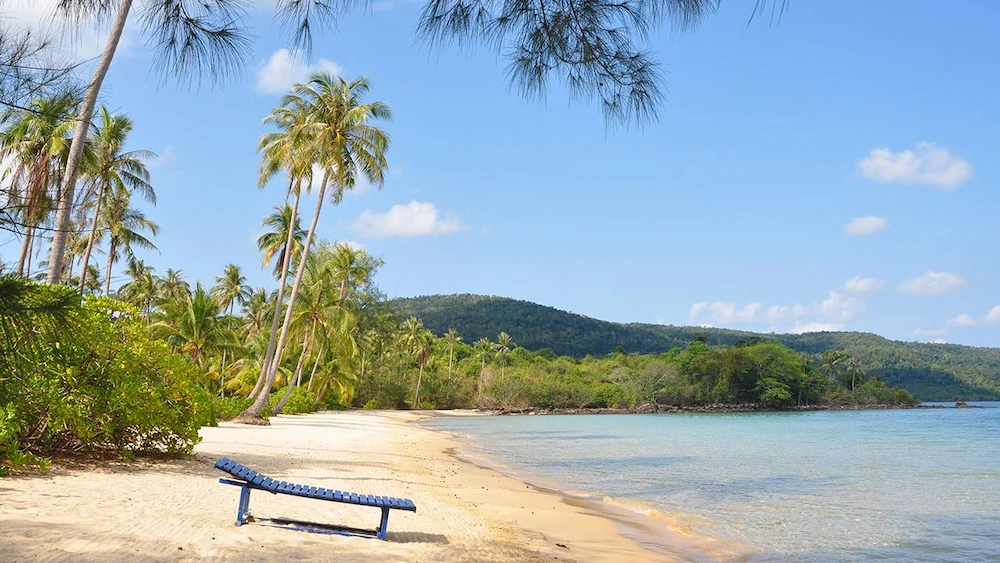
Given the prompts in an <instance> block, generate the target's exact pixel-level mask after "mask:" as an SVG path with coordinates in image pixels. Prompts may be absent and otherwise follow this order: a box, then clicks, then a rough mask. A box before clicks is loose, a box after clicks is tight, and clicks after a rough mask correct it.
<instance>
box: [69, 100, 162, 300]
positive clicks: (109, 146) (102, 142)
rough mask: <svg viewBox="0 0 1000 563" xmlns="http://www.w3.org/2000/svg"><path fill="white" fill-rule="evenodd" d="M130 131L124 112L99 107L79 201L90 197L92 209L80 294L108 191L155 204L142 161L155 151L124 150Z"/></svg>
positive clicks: (84, 283) (154, 195) (84, 200)
mask: <svg viewBox="0 0 1000 563" xmlns="http://www.w3.org/2000/svg"><path fill="white" fill-rule="evenodd" d="M131 131H132V120H131V119H129V118H128V117H127V116H125V115H112V114H111V112H110V111H109V110H108V108H107V107H105V106H101V111H100V114H99V115H98V118H97V126H96V128H95V132H94V137H93V140H92V144H93V152H94V157H93V164H92V165H91V166H90V167H89V168H90V170H88V176H89V178H88V179H87V180H88V181H87V189H86V190H85V191H84V192H83V193H84V196H83V198H82V200H83V201H82V203H87V202H89V201H91V200H93V208H94V210H93V214H92V219H91V223H90V234H89V235H88V236H87V237H86V239H85V240H86V245H87V246H86V249H85V250H84V251H83V262H82V264H83V269H82V270H81V273H80V281H79V284H78V289H79V291H80V293H83V289H84V287H85V286H86V284H87V275H88V271H87V266H88V265H89V264H90V254H91V252H92V251H93V249H94V244H95V243H96V241H97V238H98V235H97V233H98V226H99V220H100V218H101V209H102V206H103V205H105V200H106V199H107V198H109V197H110V196H111V194H119V195H118V197H121V194H128V195H129V196H131V195H132V194H135V193H138V194H139V195H140V196H142V197H143V198H144V199H145V200H146V201H148V202H149V203H152V204H154V205H155V204H156V192H155V191H153V186H152V185H151V184H150V182H149V169H147V168H146V164H145V163H144V162H143V160H147V159H150V158H153V157H155V156H156V153H153V152H151V151H146V150H136V151H128V152H124V151H123V148H124V146H125V140H126V138H127V137H128V134H129V133H130V132H131ZM78 207H81V208H82V207H83V206H82V205H81V206H78Z"/></svg>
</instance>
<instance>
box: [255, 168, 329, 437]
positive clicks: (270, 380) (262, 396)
mask: <svg viewBox="0 0 1000 563" xmlns="http://www.w3.org/2000/svg"><path fill="white" fill-rule="evenodd" d="M328 180H329V174H327V173H324V175H323V183H322V184H321V185H320V188H319V196H318V197H317V198H316V213H315V214H314V215H313V218H312V223H311V224H310V225H309V232H308V233H307V234H306V242H305V243H304V244H303V245H302V256H301V257H300V258H299V267H298V270H297V271H296V272H295V281H294V282H292V293H291V295H289V296H288V307H287V308H285V321H284V323H283V324H282V325H281V335H280V336H279V337H278V344H277V346H275V348H274V358H273V360H272V362H271V368H270V369H269V371H268V374H267V381H265V382H264V387H263V389H262V390H261V392H260V393H259V394H258V395H257V400H256V401H254V403H253V404H252V405H250V408H248V409H247V410H245V411H244V412H243V414H244V415H246V416H247V417H250V418H253V419H259V418H261V413H263V412H264V406H265V405H266V404H267V392H266V390H269V389H270V388H271V386H272V385H274V378H275V376H276V375H277V374H278V364H279V363H280V362H281V353H282V352H283V351H284V348H285V340H286V339H287V338H288V326H289V325H290V324H291V323H292V313H293V310H294V309H295V299H296V298H297V297H298V294H299V285H300V284H301V283H302V275H303V274H304V273H305V270H306V258H307V257H308V256H309V247H310V245H312V239H313V235H314V234H315V233H316V225H317V224H318V223H319V214H320V211H322V209H323V200H324V199H326V184H327V181H328ZM288 253H289V254H291V250H290V249H289V250H288Z"/></svg>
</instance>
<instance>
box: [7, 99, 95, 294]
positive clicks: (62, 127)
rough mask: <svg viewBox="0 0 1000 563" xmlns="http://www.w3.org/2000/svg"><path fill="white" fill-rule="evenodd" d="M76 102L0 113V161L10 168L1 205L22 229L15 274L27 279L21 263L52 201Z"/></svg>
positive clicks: (44, 103)
mask: <svg viewBox="0 0 1000 563" xmlns="http://www.w3.org/2000/svg"><path fill="white" fill-rule="evenodd" d="M76 103H77V100H76V98H75V96H73V95H72V94H70V93H60V94H56V95H54V96H52V97H49V98H39V99H37V100H34V101H32V102H31V103H30V104H29V105H28V107H27V108H26V109H25V110H20V109H14V108H11V109H8V110H6V111H4V113H3V114H2V115H0V124H3V125H4V129H3V132H2V133H0V158H3V159H9V160H10V162H11V164H10V167H9V169H8V170H6V171H5V176H6V180H7V182H6V184H7V186H8V188H7V193H6V194H5V195H6V197H5V199H6V203H5V204H4V207H6V208H8V209H12V210H15V211H16V212H17V215H18V216H19V222H20V223H21V226H22V227H23V228H24V240H23V241H22V244H21V254H20V256H19V257H18V261H17V274H18V275H19V276H21V277H23V278H27V277H28V272H26V271H25V270H26V268H25V265H26V263H27V261H28V260H29V256H30V254H31V252H32V245H33V243H34V240H35V232H36V230H37V228H38V226H39V225H40V224H41V223H42V222H43V221H44V220H45V218H46V217H47V216H48V214H49V211H50V210H51V207H52V201H53V200H54V199H55V198H56V194H55V189H54V188H55V186H56V177H57V176H58V174H59V171H60V170H61V169H62V162H63V159H64V157H65V154H66V151H67V150H68V148H69V143H70V139H69V137H68V135H69V132H70V130H71V129H72V127H73V122H72V114H73V111H74V107H75V106H76Z"/></svg>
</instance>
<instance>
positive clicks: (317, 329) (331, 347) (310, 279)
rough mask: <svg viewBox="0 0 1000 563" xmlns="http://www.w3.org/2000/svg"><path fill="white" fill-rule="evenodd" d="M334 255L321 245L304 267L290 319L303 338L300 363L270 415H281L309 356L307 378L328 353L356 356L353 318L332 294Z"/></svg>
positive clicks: (354, 320)
mask: <svg viewBox="0 0 1000 563" xmlns="http://www.w3.org/2000/svg"><path fill="white" fill-rule="evenodd" d="M333 255H334V253H333V251H332V250H331V249H330V247H329V246H328V245H326V244H323V243H320V244H319V245H318V246H317V249H316V250H315V251H314V252H312V253H311V254H310V255H309V257H308V258H307V260H308V262H309V263H308V264H307V265H306V275H305V277H304V278H303V280H302V294H301V297H300V298H299V300H298V302H297V304H296V308H295V314H294V316H293V319H292V328H293V331H294V332H295V333H296V334H300V335H301V336H302V345H301V350H300V353H299V361H298V365H297V366H296V368H295V375H294V377H293V380H294V381H293V383H292V384H291V385H289V386H288V388H287V389H286V390H285V395H284V396H283V397H282V399H281V401H279V402H278V404H277V405H275V407H274V408H273V409H272V411H271V413H272V414H278V413H280V412H281V410H282V409H283V408H284V406H285V403H286V402H287V401H288V397H290V396H291V392H292V391H291V389H292V386H293V385H298V384H299V383H300V381H301V379H302V369H303V367H304V365H305V363H304V362H305V359H306V357H307V356H308V355H309V354H312V355H313V356H314V361H313V368H312V375H311V376H310V379H312V377H313V376H315V374H316V372H317V370H318V368H319V365H320V361H321V359H323V358H324V356H325V355H326V354H327V353H333V352H335V355H334V358H335V359H336V358H337V357H342V358H353V357H354V355H355V354H356V353H357V346H356V344H355V341H354V331H355V329H356V327H357V322H356V318H355V316H354V314H353V313H352V312H351V311H350V310H349V309H348V308H346V307H345V306H344V305H345V303H344V302H343V301H342V300H340V299H338V298H337V294H336V292H335V291H333V289H334V285H335V283H336V278H335V277H334V270H333V265H334V262H333Z"/></svg>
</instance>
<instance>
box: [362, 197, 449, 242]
mask: <svg viewBox="0 0 1000 563" xmlns="http://www.w3.org/2000/svg"><path fill="white" fill-rule="evenodd" d="M465 229H466V226H465V225H464V224H462V222H461V220H460V219H459V218H458V215H456V214H455V213H453V212H451V211H446V212H444V213H441V212H440V211H439V210H438V208H437V206H435V205H434V204H433V203H427V202H420V201H417V200H413V201H411V202H410V203H407V204H406V205H393V206H392V207H391V208H389V210H388V211H386V212H384V213H376V212H374V211H371V210H366V211H364V212H363V213H362V214H361V215H360V216H359V217H358V218H357V219H355V220H354V222H353V223H352V224H351V230H352V231H353V232H354V233H355V234H357V235H358V236H360V237H368V238H393V237H423V236H432V235H447V234H453V233H458V232H461V231H464V230H465Z"/></svg>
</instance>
